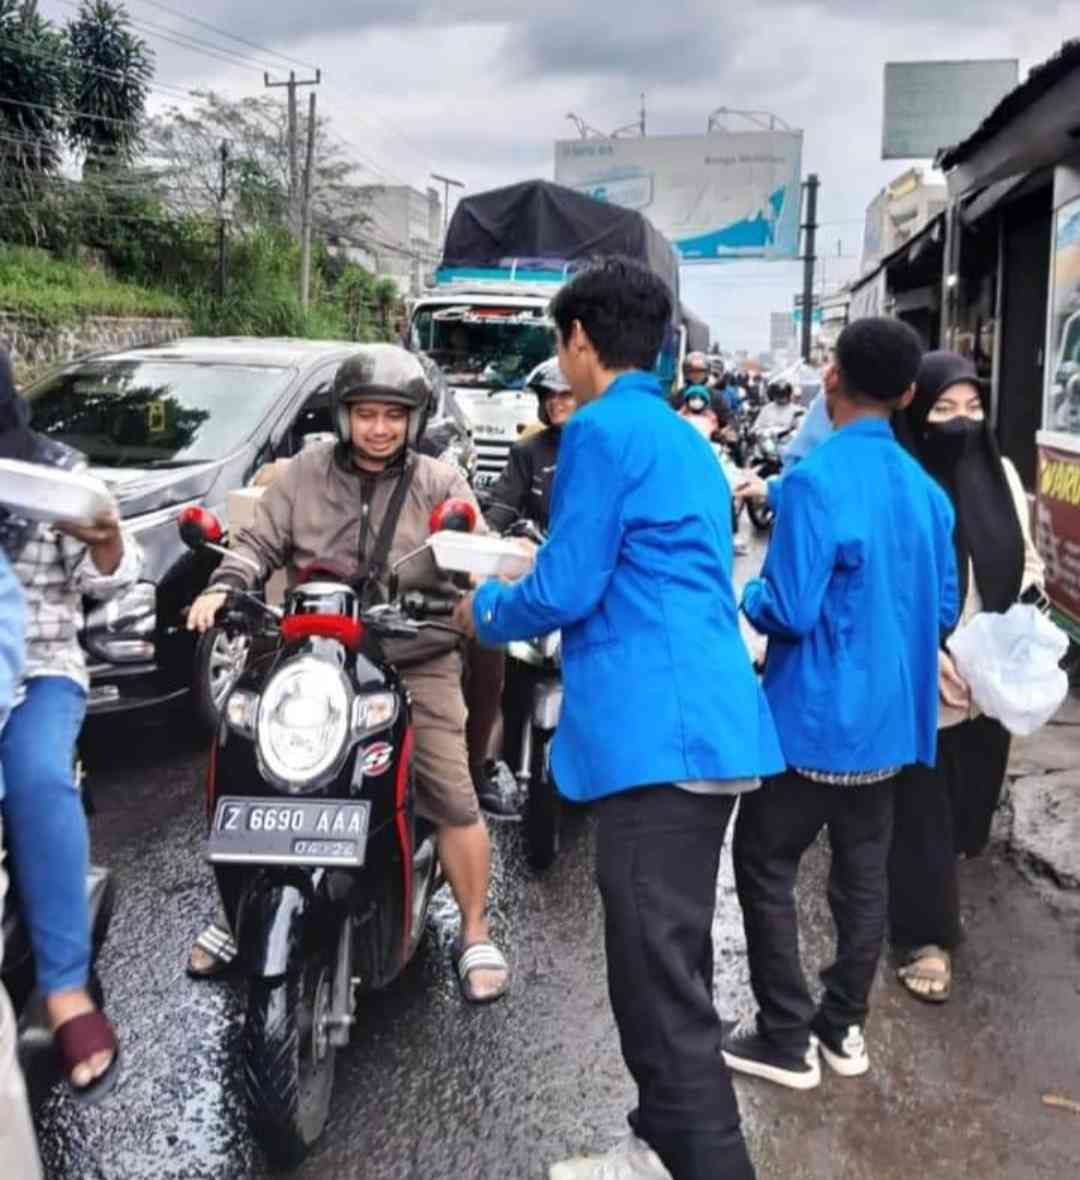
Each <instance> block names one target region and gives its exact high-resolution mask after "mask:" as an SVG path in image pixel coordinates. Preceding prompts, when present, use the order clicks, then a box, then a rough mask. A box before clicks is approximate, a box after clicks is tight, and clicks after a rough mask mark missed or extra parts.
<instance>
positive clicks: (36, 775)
mask: <svg viewBox="0 0 1080 1180" xmlns="http://www.w3.org/2000/svg"><path fill="white" fill-rule="evenodd" d="M26 689H27V691H26V699H25V700H24V701H23V702H22V704H21V705H19V706H18V707H17V708H16V709H15V710H14V711H13V712H12V714H11V716H10V717H9V718H8V723H7V726H6V727H5V729H4V732H3V735H2V736H0V766H2V768H3V774H4V792H5V794H4V798H3V803H2V804H0V807H2V808H3V818H4V836H5V839H6V840H7V848H8V852H9V853H10V856H11V860H10V869H11V876H12V879H13V880H14V882H15V887H16V889H17V890H18V894H19V904H20V907H21V909H22V914H23V919H24V921H25V922H26V925H27V928H28V929H29V932H30V942H31V944H32V946H33V948H34V962H35V965H36V968H37V982H38V987H39V989H40V990H41V993H42V994H43V995H46V996H49V995H52V994H53V993H55V992H59V991H66V990H68V989H69V988H79V987H85V986H86V984H87V981H88V979H89V977H90V909H89V905H88V903H87V896H86V872H87V868H88V867H89V860H90V836H89V833H88V831H87V828H86V816H85V814H84V813H83V806H82V798H81V796H80V794H79V789H78V787H77V786H76V783H75V776H74V762H75V743H76V741H77V739H78V737H79V730H80V729H81V728H82V723H83V717H84V716H85V714H86V693H85V692H84V690H83V689H82V687H81V686H80V685H79V684H77V683H76V682H75V681H74V680H72V679H70V678H69V677H67V676H36V677H34V678H33V679H32V680H29V681H28V682H27V686H26Z"/></svg>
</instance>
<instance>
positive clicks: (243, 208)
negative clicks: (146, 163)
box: [146, 90, 369, 241]
mask: <svg viewBox="0 0 1080 1180" xmlns="http://www.w3.org/2000/svg"><path fill="white" fill-rule="evenodd" d="M196 96H197V98H198V100H199V101H198V105H197V106H196V107H195V108H194V109H192V110H188V111H184V110H180V109H179V108H178V107H172V108H170V109H169V110H167V111H166V112H165V113H164V114H163V115H161V116H160V117H158V118H156V119H153V120H151V121H150V123H149V125H148V128H147V134H146V140H147V155H148V157H149V158H150V159H151V160H152V161H153V162H154V164H155V166H157V167H158V168H160V169H161V170H162V175H163V177H164V178H165V179H166V180H167V181H168V183H169V187H170V190H171V191H172V192H173V194H174V197H173V199H174V201H175V202H176V203H178V204H179V205H180V206H181V207H183V208H185V209H187V210H189V211H191V212H196V213H206V212H208V211H209V210H211V209H214V208H215V206H216V204H217V200H218V192H219V189H220V185H221V161H220V156H219V154H218V152H219V149H220V146H221V142H222V140H227V141H228V142H229V145H230V148H229V193H230V198H231V201H232V207H231V215H232V222H233V224H234V226H236V227H237V229H239V230H240V231H241V232H244V231H245V230H251V229H254V228H256V227H265V226H282V225H285V224H286V223H287V221H288V203H289V137H288V113H287V108H286V106H285V103H284V102H282V101H281V100H280V99H277V98H274V97H272V96H271V95H267V94H260V95H254V96H250V97H248V98H243V99H239V100H233V99H229V98H225V97H223V96H222V95H219V94H215V93H214V92H213V91H212V90H204V91H197V92H196ZM301 122H302V123H303V124H304V125H303V126H302V127H301V129H300V143H299V149H298V150H299V157H300V160H301V162H302V161H303V160H304V155H305V141H306V122H305V121H304V120H301ZM315 135H316V138H315V174H314V176H313V177H312V226H313V229H314V233H315V236H316V237H317V238H318V237H324V238H325V237H336V238H338V239H341V240H346V241H347V240H350V239H351V238H353V237H354V236H355V235H357V234H358V233H359V232H360V230H361V229H362V227H363V226H364V225H366V224H367V222H368V221H369V217H368V215H367V213H366V212H365V206H366V204H367V197H366V194H365V193H364V191H363V189H362V188H361V187H359V186H357V185H356V184H354V183H353V180H352V178H353V176H354V175H355V173H356V172H357V166H356V165H355V164H353V163H352V162H351V161H350V160H349V159H348V158H347V157H346V154H345V150H344V148H343V147H342V146H341V145H340V143H338V142H337V141H335V140H334V138H333V136H332V134H331V131H330V124H329V120H327V119H325V118H320V119H319V120H318V123H317V126H316V133H315Z"/></svg>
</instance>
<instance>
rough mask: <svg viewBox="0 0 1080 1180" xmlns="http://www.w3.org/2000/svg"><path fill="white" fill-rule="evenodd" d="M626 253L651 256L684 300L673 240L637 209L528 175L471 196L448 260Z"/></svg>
mask: <svg viewBox="0 0 1080 1180" xmlns="http://www.w3.org/2000/svg"><path fill="white" fill-rule="evenodd" d="M612 254H622V255H625V256H626V257H628V258H633V259H636V260H637V261H638V262H642V263H644V264H645V265H646V266H648V267H649V269H650V270H651V271H652V272H653V273H654V274H655V275H657V276H658V277H659V278H661V279H663V280H664V282H665V283H666V284H667V286H668V289H669V290H670V291H671V293H672V296H673V297H674V299H675V302H676V306H678V297H679V265H678V261H677V259H676V257H675V251H674V249H673V248H672V246H671V243H670V242H669V241H668V240H667V238H665V237H664V235H663V234H662V233H660V231H659V230H657V229H656V228H655V227H654V226H653V224H652V222H650V221H649V220H648V219H647V218H645V217H642V215H641V214H640V213H637V212H635V211H634V210H633V209H621V208H619V206H618V205H609V204H607V203H606V202H604V201H596V200H594V199H593V198H592V197H587V196H585V195H584V194H583V193H578V192H574V190H573V189H569V188H564V187H563V186H562V185H559V184H552V183H551V181H549V180H526V181H523V182H522V183H520V184H511V185H508V186H507V187H506V188H496V189H491V190H490V191H488V192H486V193H477V194H476V195H475V196H471V197H463V198H462V199H461V200H460V201H459V202H458V206H457V209H456V210H455V211H454V216H453V217H452V218H451V220H450V225H449V228H448V229H447V233H446V242H445V245H444V246H443V260H442V265H443V266H444V267H506V266H509V265H511V262H512V261H513V260H515V259H517V260H519V261H520V262H524V261H525V260H526V259H527V260H529V261H530V262H532V263H537V264H539V263H547V264H549V265H550V264H554V263H557V264H559V265H562V264H564V263H568V262H574V263H583V262H587V261H589V260H591V259H596V258H602V257H608V256H610V255H612Z"/></svg>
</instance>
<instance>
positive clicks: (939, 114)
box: [881, 58, 1020, 160]
mask: <svg viewBox="0 0 1080 1180" xmlns="http://www.w3.org/2000/svg"><path fill="white" fill-rule="evenodd" d="M1019 78H1020V63H1019V62H1018V61H1017V60H1016V59H1015V58H1008V59H1002V60H998V61H892V62H886V63H885V116H884V122H883V126H882V137H881V158H882V159H883V160H932V159H933V158H934V157H935V156H936V155H937V153H938V151H939V149H940V148H947V147H952V146H953V145H954V144H957V143H960V142H962V141H963V140H965V139H967V137H968V136H969V135H970V134H971V133H972V132H973V131H974V130H975V128H976V127H978V126H979V124H980V123H981V122H982V121H983V119H985V118H986V116H987V115H988V114H990V112H991V111H992V110H993V109H994V107H996V106H997V104H998V103H999V102H1000V101H1001V100H1002V99H1003V98H1004V97H1005V95H1006V94H1008V93H1009V91H1010V90H1014V89H1015V88H1016V85H1017V82H1018V81H1019Z"/></svg>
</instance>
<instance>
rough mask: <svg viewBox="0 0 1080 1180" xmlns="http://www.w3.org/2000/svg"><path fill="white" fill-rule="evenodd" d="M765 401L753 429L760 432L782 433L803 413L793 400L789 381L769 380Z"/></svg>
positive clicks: (793, 396) (793, 394)
mask: <svg viewBox="0 0 1080 1180" xmlns="http://www.w3.org/2000/svg"><path fill="white" fill-rule="evenodd" d="M765 396H766V397H767V399H768V400H767V401H766V403H765V405H764V406H762V408H761V413H760V414H758V416H757V420H756V421H755V422H754V430H755V431H756V432H757V433H758V434H761V433H762V432H764V431H766V430H770V431H775V432H776V433H778V434H783V433H784V432H785V431H788V430H790V429H791V428H792V426H794V425H795V423H796V421H797V420H798V418H799V417H800V415H801V414H802V413H803V409H802V406H800V405H797V404H796V402H795V391H794V390H793V389H792V387H791V383H790V382H789V381H771V382H769V385H768V388H767V389H766V390H765Z"/></svg>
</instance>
